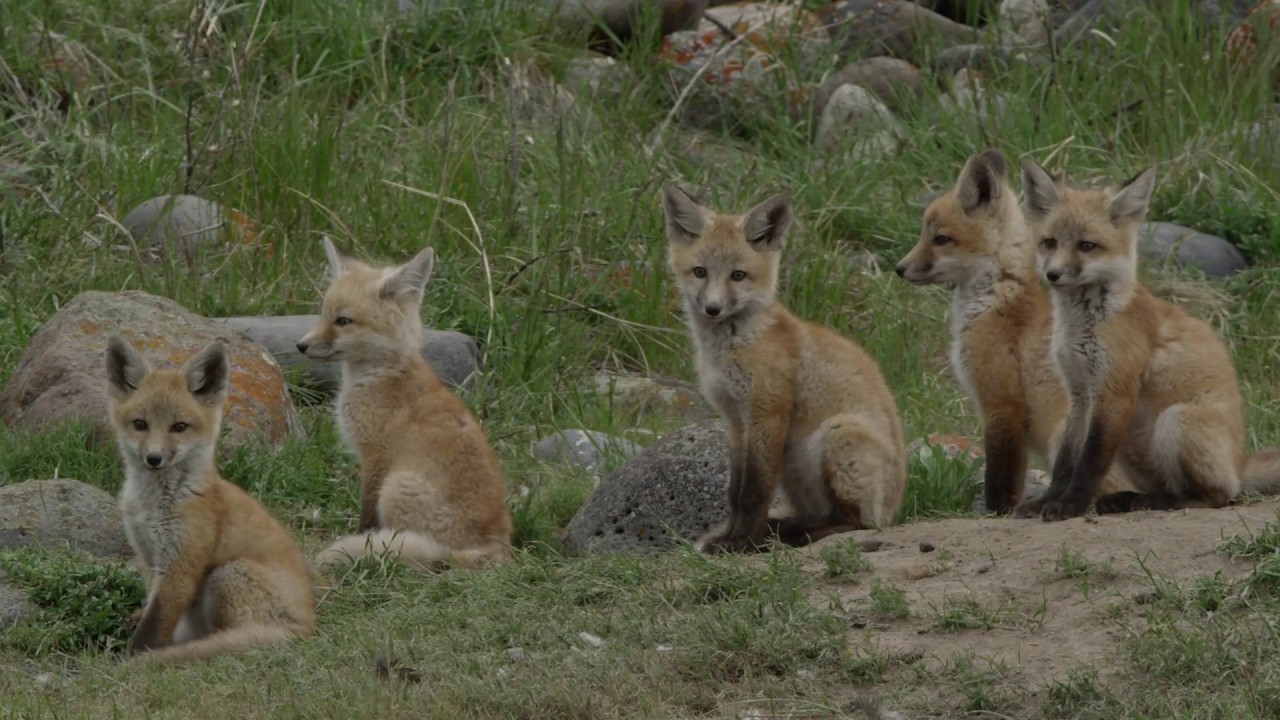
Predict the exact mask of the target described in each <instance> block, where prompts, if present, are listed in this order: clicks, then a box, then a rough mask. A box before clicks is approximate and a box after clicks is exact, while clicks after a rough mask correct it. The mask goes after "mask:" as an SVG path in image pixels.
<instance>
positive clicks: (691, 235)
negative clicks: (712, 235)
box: [662, 183, 706, 243]
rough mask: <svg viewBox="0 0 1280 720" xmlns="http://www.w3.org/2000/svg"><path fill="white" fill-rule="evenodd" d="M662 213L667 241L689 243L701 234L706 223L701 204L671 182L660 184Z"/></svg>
mask: <svg viewBox="0 0 1280 720" xmlns="http://www.w3.org/2000/svg"><path fill="white" fill-rule="evenodd" d="M662 214H663V217H664V218H665V219H666V227H667V241H668V242H673V243H691V242H693V241H694V240H697V239H698V237H699V236H701V235H702V230H703V227H704V225H705V224H706V219H705V217H704V216H703V213H702V206H701V205H699V204H698V201H697V200H694V199H693V196H692V195H690V194H689V193H687V192H685V191H684V190H682V189H680V188H679V187H677V186H675V185H673V184H672V183H665V184H664V185H663V186H662Z"/></svg>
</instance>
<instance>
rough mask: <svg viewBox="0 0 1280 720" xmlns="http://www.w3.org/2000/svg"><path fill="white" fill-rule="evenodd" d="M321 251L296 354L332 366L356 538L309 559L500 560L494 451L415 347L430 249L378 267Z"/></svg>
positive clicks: (435, 564) (505, 542)
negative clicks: (322, 277) (348, 453)
mask: <svg viewBox="0 0 1280 720" xmlns="http://www.w3.org/2000/svg"><path fill="white" fill-rule="evenodd" d="M324 248H325V254H326V255H327V256H328V258H329V265H330V269H331V271H332V281H331V282H330V285H329V289H328V290H327V291H326V292H325V295H324V301H323V303H322V308H321V316H320V321H319V323H318V324H317V325H316V327H315V328H314V329H312V330H311V332H309V333H307V334H306V335H305V336H304V337H303V338H302V339H301V340H299V341H298V350H299V351H300V352H302V353H303V354H304V355H306V356H307V357H309V358H312V359H314V360H320V361H329V362H341V363H342V389H341V391H340V392H339V393H338V403H337V419H338V428H339V429H340V430H341V432H342V435H343V437H344V438H345V439H346V441H347V443H348V445H350V446H351V448H352V449H353V450H354V451H355V453H356V455H357V456H359V458H360V483H361V504H360V526H359V533H360V534H357V535H351V536H348V537H345V538H343V539H341V540H339V541H337V542H336V543H334V544H333V545H332V546H330V547H329V548H327V549H326V550H324V551H323V552H321V553H320V555H319V557H318V558H317V564H318V565H320V566H328V565H334V564H338V563H344V562H351V561H352V560H354V559H355V558H357V557H359V556H360V555H362V554H364V553H365V552H367V551H372V552H374V553H381V552H385V551H387V550H391V551H395V552H398V553H399V555H400V557H401V559H403V560H405V561H406V562H407V563H408V564H409V565H411V566H413V567H415V568H417V569H419V570H424V571H431V570H435V569H439V568H440V567H442V566H444V565H446V564H449V565H454V566H459V567H476V566H479V565H483V564H485V563H487V562H491V561H494V560H500V559H503V558H506V557H508V556H509V555H510V543H511V532H512V524H511V514H510V512H509V511H508V510H507V505H506V500H505V493H504V488H503V484H502V476H501V475H500V473H499V470H498V457H497V455H496V454H495V453H494V451H493V448H492V447H490V446H489V440H488V439H487V438H486V437H485V433H484V430H483V429H482V428H481V427H480V423H479V422H478V421H477V420H476V418H475V417H474V416H473V415H472V414H471V411H470V410H468V409H467V406H466V405H464V404H463V402H462V401H461V400H459V399H458V398H457V397H456V396H454V395H453V394H452V393H450V392H449V391H448V390H447V389H445V387H444V386H443V385H441V384H440V381H439V379H437V378H436V374H435V372H434V371H432V369H431V366H430V365H428V364H427V361H426V360H424V359H423V357H422V354H421V348H422V319H421V315H420V312H421V305H422V295H423V291H424V289H425V288H426V284H427V280H428V279H429V278H430V277H431V270H432V267H433V265H434V262H435V254H434V252H433V251H432V249H431V248H427V249H426V250H423V251H422V252H421V253H419V254H418V255H417V257H415V258H413V259H412V260H410V261H409V262H407V263H405V264H404V265H400V266H393V267H385V268H384V267H372V266H370V265H367V264H365V263H363V262H361V261H359V260H356V259H354V258H351V257H348V256H345V255H343V254H342V253H340V252H339V251H338V249H337V247H335V246H334V244H333V242H332V241H330V240H329V239H328V238H325V240H324Z"/></svg>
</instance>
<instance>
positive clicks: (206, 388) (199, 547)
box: [107, 337, 315, 662]
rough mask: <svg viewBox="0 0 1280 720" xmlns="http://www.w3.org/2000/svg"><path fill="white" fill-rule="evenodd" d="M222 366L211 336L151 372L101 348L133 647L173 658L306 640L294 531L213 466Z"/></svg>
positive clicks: (309, 624) (122, 352)
mask: <svg viewBox="0 0 1280 720" xmlns="http://www.w3.org/2000/svg"><path fill="white" fill-rule="evenodd" d="M229 375H230V367H229V365H228V362H227V355H226V351H225V350H224V349H223V347H222V345H221V344H220V343H214V344H213V345H210V346H209V347H207V348H205V349H204V350H202V351H201V352H200V353H199V354H197V355H196V356H195V357H193V358H191V360H189V361H188V362H187V363H186V365H184V366H183V367H182V368H181V369H179V370H172V369H161V370H153V369H151V367H150V366H149V365H148V364H147V361H146V360H145V359H143V357H142V356H141V355H139V354H138V352H137V351H136V350H135V349H134V348H133V346H132V345H130V344H129V343H128V342H127V341H126V340H124V339H122V338H119V337H112V338H111V339H110V341H109V342H108V345H107V379H108V381H109V384H110V398H111V399H110V406H109V412H110V419H111V425H112V428H113V430H114V432H115V436H116V444H117V445H118V446H119V450H120V457H121V459H122V460H123V463H124V469H125V482H124V487H123V488H122V489H121V491H120V509H121V512H122V514H123V517H124V528H125V535H126V536H127V537H128V538H129V544H130V545H132V546H133V550H134V552H135V554H136V555H137V557H138V559H139V560H140V561H141V564H142V570H143V575H144V576H145V578H146V581H147V602H146V605H145V606H144V608H143V610H142V616H141V619H140V620H139V622H138V626H137V628H136V629H135V630H134V633H133V636H132V637H131V638H130V639H129V652H131V653H145V654H143V655H142V656H141V658H143V659H146V660H154V661H159V662H181V661H184V660H192V659H196V658H204V657H209V656H212V655H217V654H221V653H230V652H236V651H239V650H243V649H246V648H249V647H252V646H256V645H277V644H281V643H284V642H286V641H288V640H289V639H291V638H293V637H300V638H306V637H310V636H311V634H312V633H313V632H314V629H315V594H314V592H315V591H314V588H313V586H312V583H311V575H310V571H309V570H308V568H307V562H306V559H305V558H303V556H302V551H301V550H299V549H298V545H297V543H296V542H294V539H293V537H292V536H291V535H290V534H289V532H288V531H287V530H285V528H284V526H283V525H281V524H280V522H279V521H278V520H276V519H275V517H273V516H272V515H271V513H269V512H268V511H267V510H266V508H264V507H263V506H262V504H261V503H259V502H258V501H257V500H255V499H254V498H252V497H250V496H249V494H248V493H246V492H245V491H244V490H242V489H240V487H238V486H237V485H234V484H232V483H230V482H227V481H226V480H224V479H223V478H222V476H221V475H220V474H219V473H218V469H217V467H216V466H215V464H214V451H215V448H216V446H217V439H218V432H219V429H220V427H221V423H222V405H223V403H224V401H225V400H226V395H227V385H228V381H229Z"/></svg>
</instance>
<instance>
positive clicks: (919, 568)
mask: <svg viewBox="0 0 1280 720" xmlns="http://www.w3.org/2000/svg"><path fill="white" fill-rule="evenodd" d="M935 574H936V573H935V572H934V571H933V569H932V568H930V567H928V566H926V565H909V566H907V567H905V568H903V569H902V576H903V577H905V578H906V579H908V580H923V579H925V578H928V577H933V576H934V575H935Z"/></svg>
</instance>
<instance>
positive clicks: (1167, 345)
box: [1015, 160, 1280, 520]
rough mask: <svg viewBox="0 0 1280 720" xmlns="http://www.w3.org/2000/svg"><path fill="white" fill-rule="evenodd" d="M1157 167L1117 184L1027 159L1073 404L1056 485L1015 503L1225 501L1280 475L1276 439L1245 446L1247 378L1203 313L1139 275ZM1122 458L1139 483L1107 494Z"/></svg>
mask: <svg viewBox="0 0 1280 720" xmlns="http://www.w3.org/2000/svg"><path fill="white" fill-rule="evenodd" d="M1155 181H1156V175H1155V170H1154V169H1149V170H1147V171H1145V172H1143V173H1142V174H1140V175H1138V177H1137V178H1135V179H1134V180H1132V181H1131V182H1129V183H1128V184H1126V185H1125V186H1124V187H1122V188H1121V189H1119V190H1118V191H1113V190H1097V189H1075V188H1071V187H1068V186H1067V185H1066V184H1065V183H1064V182H1059V181H1054V180H1053V179H1052V178H1050V177H1049V174H1048V173H1046V172H1045V170H1044V169H1043V168H1041V167H1040V166H1039V165H1037V164H1036V163H1035V162H1033V161H1030V160H1027V161H1026V162H1024V163H1023V192H1024V205H1025V208H1026V215H1027V218H1028V219H1029V220H1030V221H1031V223H1032V226H1033V232H1034V237H1035V238H1036V239H1037V244H1038V247H1039V249H1038V252H1037V268H1038V270H1039V272H1040V274H1041V276H1042V277H1044V279H1045V281H1046V282H1048V284H1049V288H1050V291H1051V296H1052V299H1053V314H1054V335H1053V353H1054V357H1055V359H1056V361H1057V366H1058V368H1059V370H1060V372H1061V374H1062V377H1063V379H1064V380H1065V383H1066V387H1067V391H1068V396H1069V400H1070V412H1069V414H1068V417H1067V423H1066V429H1065V432H1064V433H1063V438H1062V446H1061V449H1060V450H1059V452H1058V454H1057V457H1056V458H1055V461H1054V464H1053V475H1052V480H1051V482H1050V486H1049V490H1048V491H1047V492H1046V493H1045V495H1044V496H1043V497H1042V498H1039V499H1037V500H1034V501H1024V502H1023V503H1022V504H1020V505H1019V506H1018V508H1017V509H1016V510H1015V514H1016V515H1018V516H1019V517H1029V516H1034V515H1039V516H1041V517H1042V518H1044V519H1045V520H1060V519H1063V518H1069V517H1075V516H1078V515H1082V514H1084V513H1085V512H1086V511H1087V510H1088V509H1089V507H1090V506H1091V505H1093V504H1094V503H1095V501H1096V503H1097V510H1098V512H1100V513H1110V512H1127V511H1130V510H1146V509H1173V508H1183V507H1206V506H1207V507H1219V506H1222V505H1224V504H1226V503H1227V502H1229V501H1230V500H1231V499H1233V498H1234V497H1236V495H1238V494H1239V493H1240V491H1241V489H1242V488H1244V489H1251V490H1262V489H1268V488H1270V487H1271V486H1273V485H1275V484H1277V483H1280V452H1278V451H1275V450H1271V451H1267V452H1265V453H1260V454H1257V455H1253V456H1250V457H1246V456H1245V451H1244V444H1245V429H1244V419H1243V415H1242V413H1241V397H1240V390H1239V388H1238V386H1237V384H1236V374H1235V369H1234V367H1233V366H1232V363H1231V357H1230V355H1229V354H1228V352H1227V348H1226V346H1225V345H1224V344H1223V343H1222V340H1221V339H1219V338H1218V336H1217V334H1216V333H1215V332H1214V331H1213V329H1212V328H1210V327H1209V325H1208V324H1206V323H1204V322H1203V321H1201V320H1198V319H1196V318H1193V317H1190V316H1188V315H1187V314H1186V313H1184V312H1183V311H1182V309H1181V308H1179V307H1177V306H1175V305H1171V304H1169V303H1167V302H1164V301H1163V300H1160V299H1158V298H1155V297H1153V296H1152V295H1150V294H1149V293H1148V292H1147V289H1146V288H1145V287H1143V285H1142V283H1141V282H1139V281H1138V277H1137V268H1138V245H1137V231H1138V225H1139V223H1141V222H1142V220H1143V218H1145V217H1146V214H1147V207H1148V204H1149V203H1150V200H1151V194H1152V191H1153V190H1154V189H1155ZM1113 463H1117V464H1119V465H1121V466H1123V467H1124V468H1125V469H1126V470H1127V473H1126V474H1127V475H1128V476H1129V478H1130V479H1131V481H1132V482H1133V483H1134V484H1135V487H1136V488H1137V490H1136V491H1124V492H1118V493H1111V494H1106V495H1101V496H1099V493H1098V480H1099V478H1101V477H1102V476H1103V474H1105V473H1106V472H1107V471H1108V469H1110V468H1111V467H1112V464H1113Z"/></svg>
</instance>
